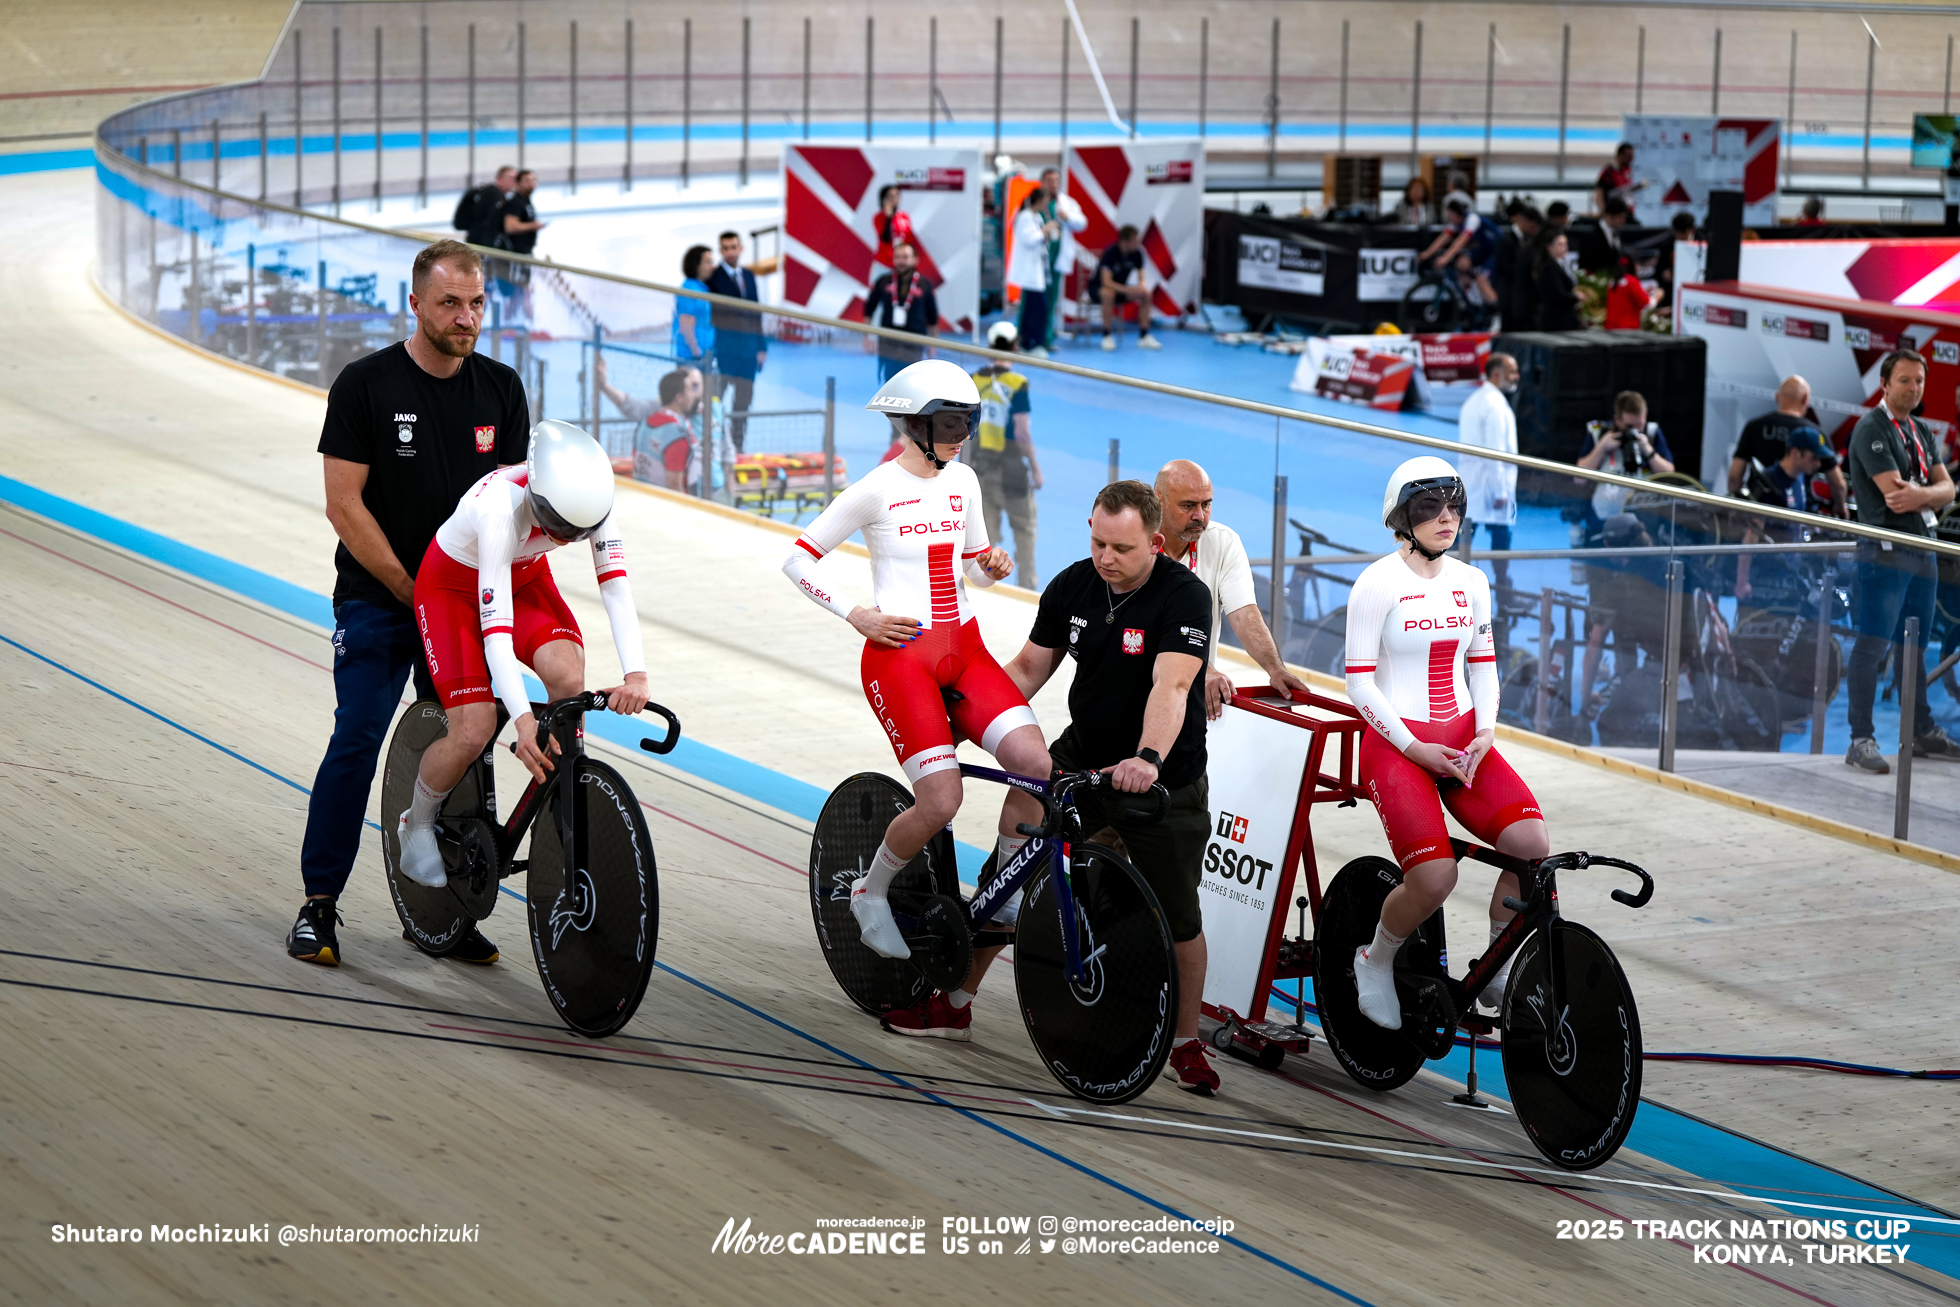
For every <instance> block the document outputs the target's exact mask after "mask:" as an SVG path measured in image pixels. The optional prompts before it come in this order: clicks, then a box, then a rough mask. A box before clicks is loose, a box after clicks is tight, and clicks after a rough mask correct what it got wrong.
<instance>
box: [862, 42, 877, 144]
mask: <svg viewBox="0 0 1960 1307" xmlns="http://www.w3.org/2000/svg"><path fill="white" fill-rule="evenodd" d="M877 22H878V20H877V19H875V18H869V17H867V18H866V19H865V20H864V139H865V140H867V141H868V140H870V139H871V108H872V102H871V91H872V78H873V76H874V75H875V69H876V63H875V60H874V59H873V58H872V56H873V53H874V48H873V43H872V37H873V35H874V33H875V31H876V27H877Z"/></svg>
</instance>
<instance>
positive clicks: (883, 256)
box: [871, 186, 917, 268]
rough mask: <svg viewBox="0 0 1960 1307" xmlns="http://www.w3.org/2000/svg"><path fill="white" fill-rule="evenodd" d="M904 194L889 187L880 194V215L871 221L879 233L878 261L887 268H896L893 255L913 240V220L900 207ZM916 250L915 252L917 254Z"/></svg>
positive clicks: (896, 188)
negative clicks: (901, 246) (898, 248)
mask: <svg viewBox="0 0 1960 1307" xmlns="http://www.w3.org/2000/svg"><path fill="white" fill-rule="evenodd" d="M903 195H904V192H903V191H901V190H900V189H899V188H898V187H896V186H887V187H885V188H884V189H882V190H880V191H879V192H878V214H877V216H876V217H874V218H873V219H872V220H871V223H872V226H873V227H875V228H876V229H877V232H878V256H877V261H878V262H879V263H882V264H884V265H885V266H886V267H887V268H896V267H897V266H898V265H897V264H896V263H893V262H892V253H893V251H894V250H895V249H897V247H898V246H900V245H903V244H905V243H907V242H909V241H910V240H911V239H912V218H911V216H910V215H909V214H907V213H905V212H904V211H903V210H901V209H900V208H899V207H898V202H899V200H900V198H902V197H903ZM916 248H917V247H914V249H915V252H916Z"/></svg>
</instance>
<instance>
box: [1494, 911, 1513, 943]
mask: <svg viewBox="0 0 1960 1307" xmlns="http://www.w3.org/2000/svg"><path fill="white" fill-rule="evenodd" d="M1510 924H1511V922H1510V919H1509V918H1508V917H1507V918H1505V919H1504V920H1503V921H1498V920H1497V919H1496V918H1494V917H1493V918H1492V919H1491V923H1490V942H1491V943H1493V944H1495V943H1496V942H1497V937H1498V936H1499V935H1502V934H1503V933H1504V928H1505V927H1506V926H1508V925H1510Z"/></svg>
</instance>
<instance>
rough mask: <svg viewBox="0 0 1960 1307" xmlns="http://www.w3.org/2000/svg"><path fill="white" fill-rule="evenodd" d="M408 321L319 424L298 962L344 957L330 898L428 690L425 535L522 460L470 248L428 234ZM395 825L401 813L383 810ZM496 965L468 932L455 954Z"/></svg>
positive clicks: (345, 373)
mask: <svg viewBox="0 0 1960 1307" xmlns="http://www.w3.org/2000/svg"><path fill="white" fill-rule="evenodd" d="M412 275H413V281H412V282H411V283H410V286H411V292H410V295H409V300H408V304H409V308H410V309H411V310H412V311H413V312H414V314H415V332H414V334H413V335H411V336H410V337H409V338H408V339H407V340H406V341H404V342H401V343H399V344H394V345H390V346H388V347H387V348H386V349H382V350H377V351H376V352H375V353H373V354H370V355H368V356H367V357H366V358H364V359H357V360H355V361H354V362H353V363H350V364H348V365H347V367H345V368H344V369H342V370H341V373H340V376H339V377H338V378H336V379H335V381H334V383H333V389H332V391H331V392H329V393H328V395H327V418H326V422H325V424H324V426H323V427H322V429H321V431H320V453H321V454H322V455H324V456H325V467H326V480H327V520H328V521H330V522H332V523H333V528H334V531H335V533H336V534H337V535H339V537H340V547H339V548H338V549H337V550H335V551H334V570H335V571H336V572H337V573H338V579H337V580H336V581H335V582H334V588H333V614H334V633H333V686H334V698H335V708H334V716H333V738H332V739H331V740H330V741H329V742H328V744H327V753H326V757H324V758H322V759H321V760H320V770H319V772H318V773H317V774H316V775H315V776H314V778H313V794H312V797H311V798H310V799H309V800H308V801H307V807H306V836H305V840H304V842H303V843H302V844H301V846H300V855H299V862H300V874H301V876H302V877H303V878H304V879H305V881H306V902H305V903H304V904H302V905H301V907H300V913H299V919H298V920H297V921H295V922H294V923H293V928H292V930H291V931H289V932H288V933H287V935H286V951H287V952H288V953H289V954H291V955H292V956H293V957H296V958H298V959H300V960H301V961H303V962H317V963H320V964H322V965H325V966H339V965H340V957H341V952H340V940H339V937H338V935H337V933H336V931H335V929H334V927H335V925H336V923H337V921H338V919H339V914H338V912H337V911H336V906H335V905H336V904H337V903H338V901H339V897H340V892H341V890H342V889H343V888H345V887H346V884H347V878H348V876H349V875H350V874H351V873H352V872H353V870H354V858H355V855H356V854H357V853H359V851H360V847H361V824H362V822H363V821H365V820H366V818H367V807H368V794H369V792H370V790H371V789H372V788H373V785H374V765H375V760H376V758H377V757H378V755H379V754H380V752H381V741H382V739H383V738H384V737H385V736H386V735H387V733H388V724H389V722H391V721H393V720H394V716H395V708H396V706H397V705H398V704H399V703H400V701H401V693H402V684H403V682H405V681H407V680H408V677H409V673H410V671H411V670H413V672H414V674H415V685H416V691H417V694H418V695H419V696H423V697H433V696H434V694H435V690H434V687H433V686H431V685H430V684H429V673H428V671H427V669H426V668H425V667H424V666H423V655H422V638H421V634H420V632H419V631H418V630H417V629H416V624H415V618H414V616H413V615H412V613H411V612H410V605H411V603H412V602H413V599H414V595H415V568H416V567H417V566H419V565H420V564H421V562H422V555H423V554H425V553H427V552H428V549H429V541H431V540H433V539H434V538H435V534H436V528H437V527H439V526H441V525H442V524H443V522H444V521H445V520H446V519H447V518H448V517H449V515H450V514H451V513H453V512H454V511H455V510H456V503H457V501H458V500H460V499H461V498H462V497H463V495H464V493H465V492H467V491H468V490H469V488H470V487H471V486H473V485H475V484H476V483H477V481H478V480H480V479H481V478H483V477H485V476H487V475H489V474H490V473H491V472H494V471H495V470H496V469H498V468H500V467H508V466H509V465H511V464H513V463H522V462H523V461H524V458H525V452H526V448H527V445H528V441H529V435H530V426H531V420H530V406H529V405H528V404H527V403H526V402H525V399H524V383H523V382H521V381H520V380H518V377H517V373H516V372H514V371H512V370H511V369H510V368H508V367H506V366H505V365H504V364H502V363H498V362H495V361H493V360H491V359H487V358H485V357H483V356H482V355H481V354H478V353H476V352H475V349H476V338H477V332H478V329H479V328H480V327H481V326H482V323H483V304H484V297H483V264H482V261H481V260H480V259H479V258H478V256H477V255H476V253H475V252H474V251H473V250H471V249H470V248H469V247H468V246H467V245H463V244H461V243H460V242H457V241H437V242H436V243H435V244H433V245H431V246H429V247H428V248H427V249H425V250H423V251H422V252H421V253H420V254H418V255H416V257H415V269H414V272H413V274H412ZM381 815H382V817H383V818H384V819H385V820H388V821H393V820H394V819H395V817H396V816H397V815H398V814H396V813H383V814H381ZM450 956H451V957H455V958H459V959H461V960H463V961H465V962H483V963H489V962H495V961H496V960H497V947H496V945H494V944H492V943H491V942H490V941H489V940H487V939H485V938H483V936H482V935H480V934H478V933H477V932H476V931H475V930H474V929H472V930H471V931H470V933H469V935H468V936H467V937H466V938H465V939H464V940H463V942H462V944H461V946H460V947H459V948H458V950H457V951H456V952H454V953H452V954H451V955H450Z"/></svg>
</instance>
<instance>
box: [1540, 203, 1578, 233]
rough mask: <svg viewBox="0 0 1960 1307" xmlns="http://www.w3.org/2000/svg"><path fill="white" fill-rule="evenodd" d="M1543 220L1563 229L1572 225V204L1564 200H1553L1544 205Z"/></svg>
mask: <svg viewBox="0 0 1960 1307" xmlns="http://www.w3.org/2000/svg"><path fill="white" fill-rule="evenodd" d="M1545 221H1546V222H1547V223H1549V224H1550V225H1552V226H1554V227H1557V228H1558V229H1559V230H1560V231H1564V230H1565V229H1566V228H1567V227H1570V226H1571V225H1572V206H1571V205H1569V204H1567V203H1566V202H1565V201H1564V200H1553V201H1552V202H1551V203H1550V204H1548V205H1546V206H1545Z"/></svg>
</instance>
